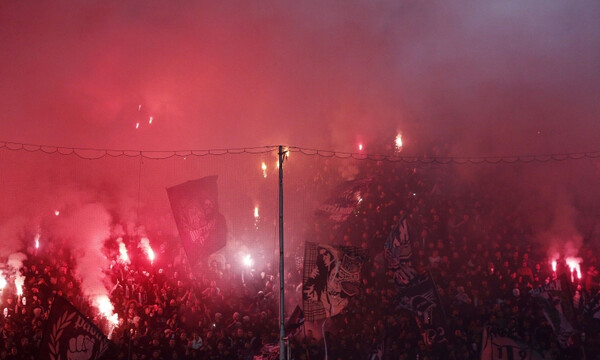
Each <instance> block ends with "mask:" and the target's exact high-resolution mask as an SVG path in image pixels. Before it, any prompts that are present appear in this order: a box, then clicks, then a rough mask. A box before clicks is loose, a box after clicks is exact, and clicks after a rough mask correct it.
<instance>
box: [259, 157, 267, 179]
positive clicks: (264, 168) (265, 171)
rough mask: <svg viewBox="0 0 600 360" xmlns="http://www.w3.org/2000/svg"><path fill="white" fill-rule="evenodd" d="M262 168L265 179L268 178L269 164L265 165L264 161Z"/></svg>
mask: <svg viewBox="0 0 600 360" xmlns="http://www.w3.org/2000/svg"><path fill="white" fill-rule="evenodd" d="M260 168H261V169H262V172H263V177H264V178H266V177H267V164H265V162H264V161H263V162H262V164H261V165H260Z"/></svg>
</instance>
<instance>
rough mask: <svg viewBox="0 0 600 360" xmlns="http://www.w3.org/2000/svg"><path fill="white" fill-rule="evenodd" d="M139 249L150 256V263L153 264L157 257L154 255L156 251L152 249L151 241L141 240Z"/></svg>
mask: <svg viewBox="0 0 600 360" xmlns="http://www.w3.org/2000/svg"><path fill="white" fill-rule="evenodd" d="M138 248H140V249H142V251H143V252H144V253H145V254H146V256H148V259H149V260H150V263H151V264H153V263H154V259H155V258H156V256H155V255H154V250H152V247H150V240H149V239H148V238H147V237H143V238H141V239H140V243H139V244H138Z"/></svg>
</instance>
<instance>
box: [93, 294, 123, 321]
mask: <svg viewBox="0 0 600 360" xmlns="http://www.w3.org/2000/svg"><path fill="white" fill-rule="evenodd" d="M94 303H95V305H96V307H97V308H98V311H100V314H102V316H103V317H104V318H106V320H108V321H109V322H110V323H111V324H112V325H113V326H115V325H118V324H119V315H118V314H115V313H113V311H114V309H115V308H114V306H113V304H112V303H111V302H110V299H109V298H108V296H106V295H98V296H96V298H95V299H94Z"/></svg>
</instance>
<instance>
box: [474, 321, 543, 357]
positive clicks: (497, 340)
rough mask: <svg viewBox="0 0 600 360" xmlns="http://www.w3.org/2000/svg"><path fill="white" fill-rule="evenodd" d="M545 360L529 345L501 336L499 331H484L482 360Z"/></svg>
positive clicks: (486, 329)
mask: <svg viewBox="0 0 600 360" xmlns="http://www.w3.org/2000/svg"><path fill="white" fill-rule="evenodd" d="M517 359H519V360H543V359H544V357H543V356H542V355H541V354H540V353H538V352H537V351H535V350H534V349H533V348H532V347H531V346H529V345H528V344H526V343H524V342H522V341H518V340H515V339H513V338H510V337H508V336H502V335H500V334H499V333H498V332H497V330H493V329H490V328H484V329H483V339H482V341H481V360H517Z"/></svg>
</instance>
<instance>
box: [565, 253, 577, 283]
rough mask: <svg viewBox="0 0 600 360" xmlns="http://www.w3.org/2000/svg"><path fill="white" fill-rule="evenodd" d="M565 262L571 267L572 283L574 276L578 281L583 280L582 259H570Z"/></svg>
mask: <svg viewBox="0 0 600 360" xmlns="http://www.w3.org/2000/svg"><path fill="white" fill-rule="evenodd" d="M565 262H566V263H567V265H568V266H569V270H571V281H574V280H575V279H574V276H577V279H579V280H581V266H580V264H581V258H575V257H568V258H566V259H565Z"/></svg>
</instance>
